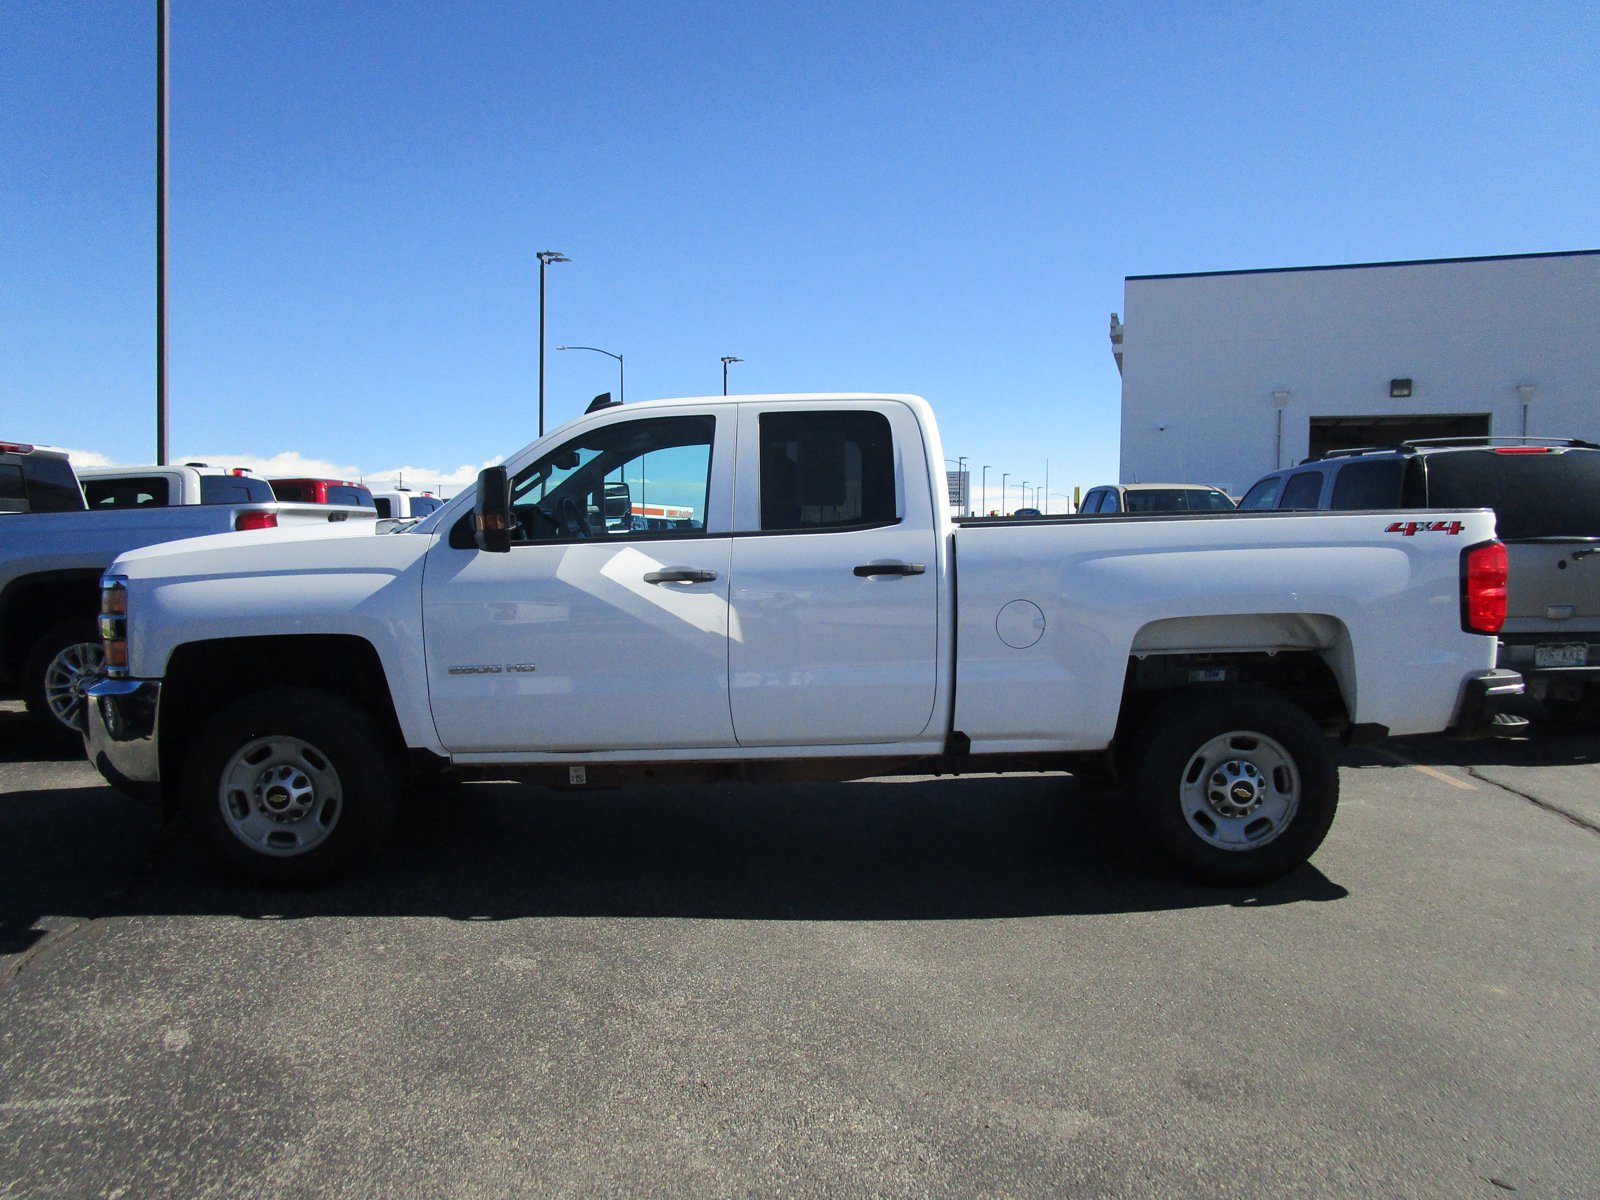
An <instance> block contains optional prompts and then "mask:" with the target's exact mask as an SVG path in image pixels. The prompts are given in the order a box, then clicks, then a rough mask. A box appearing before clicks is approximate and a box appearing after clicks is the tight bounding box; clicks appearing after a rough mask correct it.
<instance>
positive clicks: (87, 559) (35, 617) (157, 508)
mask: <svg viewBox="0 0 1600 1200" xmlns="http://www.w3.org/2000/svg"><path fill="white" fill-rule="evenodd" d="M0 445H3V446H5V447H7V448H8V451H9V452H8V455H7V457H9V458H11V459H13V460H14V461H15V464H16V466H17V468H18V470H19V473H20V474H21V477H22V478H24V479H27V478H28V471H29V470H30V469H32V468H34V467H35V466H45V465H47V466H48V467H49V468H50V470H51V471H52V472H54V473H55V475H54V476H53V477H58V479H57V485H56V491H57V492H63V493H64V492H65V490H66V488H67V487H68V486H70V487H71V488H72V489H73V492H74V495H73V496H72V497H71V501H72V502H71V503H67V502H65V501H63V502H62V503H60V504H59V505H57V506H56V507H55V508H54V509H53V510H51V511H29V510H24V511H11V512H8V511H6V510H5V507H4V506H3V505H0V696H5V697H13V696H20V697H21V698H22V699H24V700H25V701H26V702H27V705H28V712H29V714H30V716H31V717H32V718H33V722H34V726H35V730H36V732H37V734H38V736H40V737H41V738H44V739H46V740H48V741H53V742H57V743H61V744H64V745H66V746H68V747H70V746H72V745H75V744H76V743H77V740H78V735H79V733H80V732H81V730H82V726H83V700H82V690H83V688H84V687H85V686H87V684H88V683H90V682H92V681H93V680H94V679H96V678H98V676H99V673H100V670H101V651H100V640H99V636H98V634H97V631H96V627H95V614H96V612H97V611H98V606H99V584H100V576H101V573H102V572H104V571H105V569H106V567H107V565H108V564H110V562H111V560H112V559H114V558H115V557H116V556H117V555H118V554H121V553H122V552H123V551H124V550H132V549H134V548H136V547H140V546H148V545H152V544H154V543H157V542H170V541H174V540H177V539H181V538H191V537H198V536H201V535H203V534H208V533H219V532H222V531H226V530H231V531H236V532H237V531H248V530H253V529H274V528H282V527H286V526H315V527H317V528H319V529H327V528H328V526H329V524H330V522H332V523H336V524H340V525H341V527H342V525H343V523H344V522H347V521H354V522H356V523H358V524H359V523H360V522H361V521H362V520H363V518H364V519H365V523H366V525H367V526H368V527H369V528H370V527H371V525H372V524H373V522H374V520H375V518H376V514H374V513H373V512H371V511H370V510H368V511H366V512H365V513H363V512H362V511H361V510H357V509H344V510H341V511H340V512H338V513H331V512H330V510H329V509H328V508H327V506H325V505H320V504H284V503H282V502H280V501H278V500H275V499H273V496H272V489H271V488H270V487H269V486H268V484H267V482H266V480H264V479H259V478H257V477H256V476H253V475H250V474H249V473H235V472H231V471H222V470H217V469H208V470H199V469H196V468H195V467H193V466H189V467H117V468H93V469H89V470H85V471H84V472H82V474H81V476H80V477H77V478H76V479H75V477H74V475H73V473H72V471H71V468H70V464H69V463H68V462H67V460H66V458H65V456H63V455H61V454H52V453H49V452H39V451H35V450H34V448H33V447H31V446H30V447H22V446H18V445H16V444H14V443H0ZM24 450H26V451H27V452H28V453H26V454H24V453H22V451H24ZM35 458H38V459H39V462H38V464H35V463H34V461H33V460H34V459H35ZM80 483H81V489H80ZM85 492H86V493H87V494H88V497H89V508H88V510H87V511H84V504H85V501H84V493H85ZM73 510H76V511H73Z"/></svg>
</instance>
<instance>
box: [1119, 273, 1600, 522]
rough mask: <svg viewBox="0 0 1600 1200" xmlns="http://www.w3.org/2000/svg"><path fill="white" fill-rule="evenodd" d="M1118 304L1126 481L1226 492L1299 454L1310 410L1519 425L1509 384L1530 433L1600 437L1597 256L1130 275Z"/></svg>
mask: <svg viewBox="0 0 1600 1200" xmlns="http://www.w3.org/2000/svg"><path fill="white" fill-rule="evenodd" d="M1123 304H1124V309H1123V315H1122V346H1121V351H1122V456H1121V479H1122V482H1124V483H1132V482H1139V481H1143V482H1158V481H1185V482H1194V483H1209V484H1213V485H1215V486H1217V487H1221V488H1223V489H1225V490H1226V491H1228V492H1230V493H1232V494H1233V495H1235V496H1237V495H1239V494H1241V493H1242V492H1243V491H1244V490H1245V489H1246V488H1247V487H1249V486H1250V484H1251V483H1252V482H1254V481H1255V479H1256V478H1257V477H1259V476H1260V475H1262V474H1264V473H1265V472H1267V471H1270V470H1273V469H1274V468H1276V467H1278V466H1284V465H1289V464H1292V463H1295V462H1298V461H1300V460H1301V459H1302V458H1304V457H1305V456H1306V453H1307V449H1308V444H1309V438H1310V427H1311V419H1312V418H1313V417H1331V416H1355V415H1397V414H1430V413H1488V414H1489V415H1490V432H1491V433H1492V434H1496V435H1502V434H1505V435H1516V434H1520V433H1522V432H1523V428H1522V421H1523V401H1522V397H1521V396H1520V395H1519V393H1518V390H1517V389H1518V385H1519V384H1532V385H1534V391H1533V392H1532V393H1531V400H1530V402H1529V404H1528V427H1527V432H1528V433H1529V434H1531V435H1534V436H1544V437H1583V438H1588V439H1592V440H1595V441H1600V251H1588V252H1582V253H1576V254H1563V255H1533V256H1522V257H1515V258H1495V259H1459V260H1448V261H1438V262H1414V263H1393V264H1379V265H1363V266H1353V267H1317V268H1308V269H1291V270H1280V271H1254V272H1235V273H1225V274H1211V275H1187V276H1182V275H1169V276H1132V277H1129V278H1128V279H1127V280H1126V282H1125V285H1124V293H1123ZM1404 378H1409V379H1410V380H1412V394H1411V397H1410V398H1409V399H1392V398H1391V397H1390V395H1389V381H1390V380H1391V379H1404ZM1274 393H1287V396H1280V397H1278V398H1277V399H1275V398H1274ZM1280 400H1281V401H1282V406H1281V411H1282V436H1281V444H1280V438H1279V433H1278V415H1279V411H1280V404H1279V401H1280Z"/></svg>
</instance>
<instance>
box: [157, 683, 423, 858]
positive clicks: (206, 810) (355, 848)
mask: <svg viewBox="0 0 1600 1200" xmlns="http://www.w3.org/2000/svg"><path fill="white" fill-rule="evenodd" d="M393 779H394V776H393V763H392V757H391V755H390V753H389V750H388V747H387V746H386V745H385V743H384V739H383V737H382V736H381V734H380V733H379V731H378V730H377V728H376V727H375V726H374V725H373V723H372V721H371V720H370V719H369V718H368V717H367V715H366V714H365V713H364V712H362V711H361V710H360V709H359V708H357V707H356V706H355V705H353V704H351V703H350V702H349V701H347V700H345V699H343V698H341V697H338V696H333V695H330V694H328V693H325V692H318V691H313V690H309V689H298V688H285V689H281V690H274V691H269V692H262V693H261V694H259V695H256V696H248V697H246V698H244V699H242V700H240V701H238V702H237V703H235V704H233V705H231V706H230V707H228V708H227V709H225V710H223V712H222V713H221V714H219V715H218V716H217V717H216V718H215V719H214V720H213V721H212V722H211V723H210V724H209V725H207V726H206V728H205V729H204V731H203V732H202V733H201V734H200V737H199V738H198V740H197V741H196V742H195V744H194V747H193V749H192V751H191V753H190V754H189V756H188V761H187V763H186V764H185V766H184V771H183V785H182V786H183V797H182V801H183V811H184V817H185V820H186V822H187V824H188V825H189V828H190V831H191V833H192V834H193V835H194V837H195V839H196V841H197V842H198V843H199V845H200V848H201V850H202V851H203V852H204V853H206V854H207V855H208V856H210V857H212V858H213V859H215V860H216V861H218V862H219V863H220V864H221V865H222V866H223V867H224V868H225V869H226V870H227V871H228V872H229V873H230V874H233V875H235V876H238V877H240V878H243V879H246V880H248V881H250V882H253V883H261V884H266V885H267V886H269V887H306V886H311V885H314V884H319V883H324V882H326V881H328V880H330V879H332V878H334V877H335V876H337V875H338V874H340V873H341V872H343V871H344V870H345V869H347V868H348V867H349V866H350V865H351V864H352V862H353V861H354V860H355V859H356V858H358V857H360V856H361V855H363V854H366V853H370V852H371V851H372V850H374V849H376V848H377V846H378V845H379V844H380V843H381V842H382V840H383V839H384V837H385V836H387V834H388V830H389V825H390V821H391V813H392V809H393V800H394V796H393V793H394V783H393Z"/></svg>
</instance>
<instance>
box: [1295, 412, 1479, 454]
mask: <svg viewBox="0 0 1600 1200" xmlns="http://www.w3.org/2000/svg"><path fill="white" fill-rule="evenodd" d="M1488 434H1489V414H1488V413H1406V414H1396V415H1394V416H1370V415H1363V416H1354V417H1312V418H1311V443H1310V450H1309V454H1310V457H1312V458H1321V457H1322V456H1323V455H1325V454H1327V453H1328V452H1329V451H1331V450H1356V449H1360V448H1363V447H1367V446H1393V445H1396V444H1398V443H1400V442H1405V441H1411V440H1413V439H1416V438H1441V437H1487V436H1488Z"/></svg>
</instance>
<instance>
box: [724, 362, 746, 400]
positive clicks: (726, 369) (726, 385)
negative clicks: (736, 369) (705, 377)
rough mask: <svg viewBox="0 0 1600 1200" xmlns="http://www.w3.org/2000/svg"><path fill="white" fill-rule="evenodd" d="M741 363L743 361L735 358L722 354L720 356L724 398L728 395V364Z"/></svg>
mask: <svg viewBox="0 0 1600 1200" xmlns="http://www.w3.org/2000/svg"><path fill="white" fill-rule="evenodd" d="M743 361H744V359H742V358H735V357H734V356H733V355H731V354H724V355H723V356H722V394H723V395H724V396H726V395H727V394H728V364H729V363H736V362H743Z"/></svg>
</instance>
